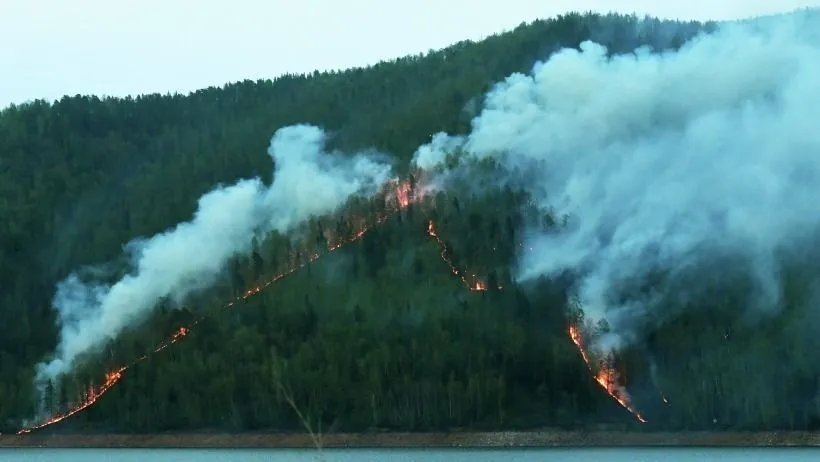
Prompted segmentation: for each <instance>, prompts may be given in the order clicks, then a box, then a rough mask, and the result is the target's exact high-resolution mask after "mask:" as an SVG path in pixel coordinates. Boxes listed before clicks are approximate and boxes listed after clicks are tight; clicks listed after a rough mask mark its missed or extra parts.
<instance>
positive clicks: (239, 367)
mask: <svg viewBox="0 0 820 462" xmlns="http://www.w3.org/2000/svg"><path fill="white" fill-rule="evenodd" d="M707 26H708V27H707ZM707 26H704V25H703V24H698V23H677V22H666V21H659V20H653V19H645V20H643V19H638V18H636V17H629V16H615V15H608V16H600V15H576V14H573V15H567V16H561V17H558V18H555V19H550V20H544V21H536V22H534V23H531V24H528V25H522V26H520V27H518V28H516V29H515V30H513V31H511V32H507V33H503V34H499V35H495V36H492V37H489V38H487V39H485V40H482V41H481V42H462V43H458V44H456V45H453V46H451V47H448V48H446V49H443V50H439V51H435V52H430V53H428V54H425V55H423V56H422V55H419V56H411V57H404V58H400V59H397V60H394V61H391V62H384V63H380V64H377V65H375V66H372V67H367V68H361V69H351V70H346V71H343V72H331V73H319V72H317V73H314V74H312V75H288V76H282V77H278V78H276V79H274V80H265V81H257V82H251V81H244V82H240V83H235V84H229V85H226V86H224V87H222V88H208V89H204V90H201V91H197V92H195V93H192V94H190V95H186V96H183V95H146V96H139V97H136V98H124V99H119V98H105V99H100V98H97V97H93V96H74V97H65V98H63V99H61V100H59V101H56V102H53V103H47V102H43V101H35V102H32V103H27V104H23V105H19V106H12V107H9V108H6V109H4V110H3V111H2V113H0V188H1V189H2V191H0V233H1V234H0V236H1V237H0V287H2V291H0V310H2V312H1V313H0V315H2V319H4V320H6V321H5V322H4V324H3V326H4V327H3V328H2V335H0V429H1V430H2V431H14V430H17V429H19V428H20V423H21V421H22V419H25V418H29V417H31V416H33V415H34V414H35V390H34V388H33V387H34V386H33V379H34V374H35V371H34V365H35V364H36V363H38V362H40V361H42V360H43V359H45V358H47V356H48V355H49V354H51V352H53V351H54V348H55V346H56V342H57V326H56V324H55V314H54V311H53V309H52V307H51V301H52V297H53V295H54V290H55V286H56V284H57V283H58V282H59V281H60V280H62V279H63V278H65V277H66V276H67V275H68V274H69V273H71V272H72V271H74V270H76V269H77V268H80V267H83V266H85V265H98V264H101V263H106V262H108V263H109V264H108V265H106V266H105V267H104V268H105V269H106V270H109V271H110V272H111V273H112V274H117V273H118V272H120V271H122V268H123V267H124V263H126V262H125V261H124V257H123V252H122V247H123V245H124V244H125V243H126V242H128V241H130V240H132V239H134V238H136V237H139V236H150V235H153V234H155V233H158V232H161V231H163V230H165V229H168V228H170V227H173V226H174V225H175V224H176V223H179V222H182V221H185V220H188V219H190V217H191V214H192V213H193V211H194V209H195V207H196V201H197V199H198V198H199V197H200V196H201V195H202V194H203V193H205V192H207V191H208V190H210V189H211V188H213V187H214V186H215V185H216V184H219V183H232V182H234V181H236V180H237V179H240V178H248V177H252V176H260V177H261V178H263V179H264V180H265V181H266V182H269V181H270V179H271V178H270V177H271V166H270V159H269V158H268V156H266V155H265V151H266V149H267V146H268V144H269V142H270V139H271V135H272V134H273V133H274V132H275V131H276V130H277V129H278V128H280V127H282V126H285V125H290V124H294V123H310V124H315V125H318V126H321V127H323V128H326V129H327V130H329V131H330V132H331V133H332V134H333V137H332V144H333V146H334V147H337V148H340V149H342V150H344V151H353V150H357V149H364V148H376V149H377V150H379V151H382V152H386V153H390V154H392V155H394V156H395V157H396V159H397V162H398V164H399V165H400V169H401V168H405V169H406V168H407V166H408V164H409V160H410V157H411V155H412V154H413V152H414V150H415V149H416V148H417V147H418V146H419V145H420V144H423V143H425V142H427V141H428V140H429V138H430V136H431V135H432V134H434V133H436V132H439V131H446V132H449V133H465V132H467V130H468V129H469V127H470V121H471V119H472V118H473V117H474V116H475V115H476V113H477V111H478V110H479V109H480V107H481V103H482V99H481V98H482V95H483V94H484V93H485V92H486V91H487V90H488V89H489V88H490V86H491V85H492V84H493V83H495V82H497V81H499V80H501V79H503V78H504V77H505V76H507V75H509V74H511V73H513V72H519V71H520V72H527V71H529V70H530V68H531V66H532V65H533V63H534V62H536V61H537V60H539V59H545V58H546V57H548V56H549V54H550V53H552V52H554V51H556V50H558V49H560V48H563V47H577V46H578V45H579V44H580V43H581V42H582V41H584V40H587V39H593V40H595V41H597V42H599V43H601V44H603V45H606V46H607V47H608V49H609V52H610V53H624V52H630V51H632V50H634V49H635V48H636V47H638V46H640V45H650V46H651V47H653V49H654V50H656V51H661V50H664V49H675V48H677V47H680V46H681V45H682V44H683V43H684V42H685V41H686V40H687V39H688V38H690V37H692V36H693V35H695V34H696V33H698V32H700V31H701V30H703V28H704V27H707V28H708V29H711V28H712V25H707ZM520 200H521V198H520V196H519V195H518V194H517V193H516V192H515V191H512V190H505V191H502V192H499V193H497V194H494V195H482V196H475V195H473V194H472V191H471V189H470V188H468V187H466V185H465V187H463V188H460V189H458V188H457V189H454V190H452V191H448V192H447V193H446V195H444V194H442V195H439V196H438V197H437V198H436V202H437V203H436V207H435V211H434V214H435V218H436V226H437V230H436V231H437V232H438V234H439V235H440V236H441V237H442V238H443V239H444V242H445V243H446V244H447V245H448V247H449V250H450V255H451V258H452V261H453V262H454V263H455V264H456V265H458V266H459V267H468V268H470V269H471V270H472V271H476V272H478V273H481V274H487V275H489V278H490V280H491V281H493V284H491V285H493V286H494V285H496V284H495V283H497V285H502V286H504V287H505V289H504V290H501V291H496V290H490V291H487V292H483V293H472V292H469V291H465V290H463V287H461V285H460V284H461V283H460V282H459V281H458V279H457V278H454V277H453V275H452V274H451V272H450V271H449V270H448V269H447V268H446V266H444V265H443V264H442V262H441V259H440V248H439V245H438V244H437V243H436V242H434V241H432V240H431V239H430V238H429V236H428V235H427V234H426V233H425V229H426V227H427V225H428V223H427V219H426V215H425V214H424V213H422V210H417V209H415V208H414V207H410V208H409V209H408V210H407V211H406V213H405V214H403V215H400V216H397V217H394V218H391V219H390V220H388V221H387V222H386V223H384V224H383V225H382V226H380V227H378V228H377V229H374V230H372V231H371V232H370V233H368V234H367V235H366V236H365V237H364V239H362V240H360V241H358V242H356V243H353V244H351V245H349V246H347V247H345V248H344V249H342V250H340V251H339V252H337V253H334V254H333V255H331V256H328V257H326V258H322V259H321V260H319V261H317V262H315V263H313V264H311V265H309V266H308V267H307V268H305V269H304V270H302V271H299V272H297V273H295V274H293V275H292V276H290V277H288V278H287V279H285V280H283V281H281V282H280V283H277V285H276V287H275V288H270V289H269V290H266V291H264V292H263V293H261V294H259V295H257V296H255V297H252V298H250V299H249V300H248V301H247V302H245V303H242V304H240V305H239V306H236V307H234V308H233V309H231V310H229V311H223V310H222V309H221V306H222V303H223V302H224V301H225V300H227V299H229V298H230V296H231V295H232V294H235V293H237V292H240V291H241V290H243V289H244V288H246V287H250V286H252V285H253V283H254V282H256V281H259V280H262V279H264V278H265V277H266V276H269V275H270V274H273V273H275V272H276V270H277V269H278V268H281V267H283V265H284V262H285V260H286V259H287V257H288V255H289V252H290V247H291V244H290V243H289V242H288V240H287V239H284V238H281V237H278V238H271V239H269V240H268V241H266V242H264V243H261V244H260V245H258V246H257V248H256V249H255V251H254V252H253V255H252V256H251V257H249V258H247V259H244V258H243V259H239V260H238V261H236V262H234V264H232V265H231V269H230V271H228V274H226V276H225V280H224V281H223V283H221V284H219V285H218V286H217V287H214V288H211V289H209V290H207V291H205V292H204V293H202V294H198V295H196V296H195V297H193V298H192V299H190V300H188V301H187V303H186V304H185V307H184V308H182V309H174V308H172V306H171V304H170V303H169V304H168V306H163V307H161V308H160V309H158V310H157V314H156V315H155V316H152V317H151V318H150V319H148V320H147V321H146V322H144V323H142V324H140V325H139V326H138V327H135V328H134V329H132V330H130V331H129V332H126V333H125V334H123V335H121V336H120V337H119V338H117V339H116V340H115V341H113V342H112V343H111V344H110V345H109V346H108V347H106V349H105V351H103V352H100V353H99V354H98V355H95V356H94V357H93V358H87V360H86V361H84V362H83V364H82V366H81V367H80V368H79V370H76V371H75V372H73V373H72V374H71V376H70V377H68V378H67V379H66V380H64V381H63V382H62V384H61V386H60V388H59V389H56V390H49V391H48V393H47V401H48V402H47V403H45V406H46V408H48V409H51V410H54V411H58V410H60V409H64V408H65V406H66V403H71V402H74V401H76V399H77V397H78V396H80V394H81V393H82V390H83V389H84V388H85V387H86V386H87V385H88V384H89V383H99V381H100V380H101V378H102V377H103V375H104V372H105V371H106V370H108V369H110V368H111V367H112V366H115V365H117V364H121V363H123V362H128V361H131V360H133V359H135V358H138V357H140V356H142V355H143V354H145V353H146V352H148V351H150V350H151V348H152V347H153V345H156V344H157V343H158V342H160V341H161V340H162V339H163V338H166V337H167V336H168V335H169V334H170V333H171V332H173V331H174V330H175V329H176V328H177V327H178V326H179V325H182V324H186V323H188V322H191V321H192V320H194V319H196V318H198V317H199V316H200V315H201V314H203V313H208V314H211V316H209V317H207V319H206V320H205V321H203V322H201V323H199V324H198V325H197V327H196V329H192V331H191V332H189V333H188V335H187V336H186V337H185V341H182V342H179V343H178V344H176V345H173V346H172V347H170V348H168V349H167V351H164V352H163V353H162V354H157V355H153V356H150V357H149V358H148V360H147V361H145V362H142V363H140V364H139V365H138V366H135V367H133V368H131V369H130V370H129V371H128V373H127V376H125V377H124V378H123V379H122V380H121V381H120V382H119V383H118V384H117V385H116V386H115V387H114V388H112V389H111V391H109V392H108V393H107V394H105V396H104V397H102V398H101V399H100V400H98V401H97V402H96V403H95V404H94V405H93V406H92V407H90V408H89V409H87V410H85V411H84V412H82V413H79V414H77V415H76V416H73V417H72V418H70V419H67V420H66V421H65V422H64V423H60V424H59V425H57V426H55V427H54V428H55V429H56V428H70V429H74V430H78V429H99V430H101V431H102V430H105V431H110V430H118V431H139V432H154V431H165V430H193V429H230V430H235V431H247V430H254V429H297V428H300V427H301V425H302V423H301V422H300V421H299V418H298V417H297V415H296V413H295V412H294V411H293V409H292V408H291V406H290V405H289V403H288V402H287V401H288V400H287V399H286V398H288V397H292V399H293V402H294V403H296V404H297V405H298V407H299V408H300V409H301V410H302V413H303V414H304V415H305V416H306V418H307V419H309V420H310V421H311V422H314V425H315V422H321V424H322V428H323V429H324V430H326V431H327V430H328V429H330V430H346V431H356V430H365V429H374V428H378V429H390V430H399V429H400V430H432V429H448V428H483V429H508V428H526V427H536V426H550V427H558V426H561V427H578V426H583V425H589V424H599V423H618V424H620V425H632V424H633V422H635V420H634V419H633V417H632V416H631V415H629V414H628V413H627V412H625V411H624V410H623V409H622V408H621V407H619V406H618V405H617V403H615V402H614V401H613V400H612V399H611V398H609V397H608V396H607V395H606V394H605V393H604V392H603V391H602V389H601V388H600V387H598V386H597V384H596V383H595V382H594V380H593V379H592V377H591V376H590V373H589V371H588V369H587V366H586V365H585V364H584V362H583V361H582V358H581V356H580V355H579V352H578V350H577V349H576V348H575V346H574V345H573V344H572V342H571V340H570V339H569V338H568V336H567V331H566V326H567V315H568V312H569V310H568V307H567V304H568V301H567V297H566V295H565V293H564V287H563V286H561V284H559V283H558V282H551V283H544V285H543V286H542V287H540V289H539V290H537V291H532V292H528V293H527V294H525V293H524V292H523V291H522V290H519V289H518V288H516V287H515V286H514V284H512V283H511V281H510V271H509V268H508V265H509V264H510V263H511V261H512V259H513V255H514V250H515V249H514V247H515V245H516V243H517V242H518V241H519V239H518V237H519V236H518V233H519V232H520V228H521V224H522V222H523V221H524V220H525V219H526V217H524V216H523V215H522V209H521V207H520ZM334 219H335V220H337V221H336V222H335V223H334V222H331V224H330V226H339V220H342V219H341V218H338V217H337V218H334ZM203 251H207V249H203ZM716 316H717V317H719V316H723V314H722V313H720V312H715V311H711V312H707V313H706V314H693V315H692V317H691V318H687V319H681V320H680V321H679V322H675V323H669V324H668V325H665V326H664V327H663V328H664V329H666V330H665V331H664V335H662V336H661V335H658V337H657V338H651V339H649V340H647V344H646V345H641V346H639V347H635V348H632V349H627V350H625V351H624V352H623V354H622V357H621V358H618V365H617V366H618V370H619V371H620V372H621V381H622V382H623V383H624V384H625V385H626V387H627V388H628V389H629V390H630V392H632V394H633V395H634V397H635V402H636V405H638V406H639V407H640V408H641V409H642V410H643V412H644V413H645V414H646V415H647V418H648V419H649V420H650V422H649V423H648V424H647V426H648V427H646V428H714V425H715V422H714V421H713V417H714V416H715V415H727V416H731V417H732V419H731V422H732V425H733V426H735V427H740V428H783V427H801V428H802V427H805V426H806V425H809V424H810V423H811V422H812V421H813V420H812V419H813V418H814V417H813V416H815V415H816V414H817V408H816V407H811V406H806V405H805V402H804V401H802V398H803V397H805V396H813V388H812V386H813V384H814V383H815V382H812V380H813V376H810V375H808V374H807V375H805V376H801V377H792V378H791V379H793V380H794V381H795V383H797V384H798V385H799V386H798V385H795V387H796V388H790V386H786V385H784V386H783V388H782V389H780V390H778V391H777V393H774V392H772V393H771V396H770V397H769V398H768V399H767V401H766V402H760V401H759V400H756V398H754V399H753V398H748V399H744V398H742V397H736V398H733V399H726V400H725V401H720V400H719V398H718V395H720V394H721V393H723V391H719V390H718V389H719V388H720V387H717V386H716V385H715V383H717V382H719V381H723V382H725V383H729V382H731V381H734V380H742V378H743V375H744V374H746V373H747V372H748V370H749V369H750V368H752V365H750V364H746V366H748V367H746V366H744V367H740V366H738V365H737V364H735V366H737V367H735V368H734V369H732V370H731V371H729V372H727V373H726V374H727V375H725V376H718V375H717V374H716V373H715V369H716V368H717V367H718V366H717V365H716V363H715V361H729V360H728V359H726V358H717V357H715V356H709V357H708V359H709V361H710V362H707V361H703V359H704V357H703V356H699V355H705V354H706V353H704V351H707V350H708V348H707V347H708V345H707V344H704V343H702V342H701V341H700V340H699V339H698V336H701V335H702V336H709V335H711V334H713V333H714V332H712V330H714V331H718V330H720V329H722V328H721V327H720V326H719V325H717V326H715V325H714V324H713V322H712V321H713V318H714V317H716ZM784 322H785V323H788V322H789V321H784ZM691 325H697V326H698V328H697V329H693V328H691V327H690V326H691ZM720 332H721V335H722V330H721V331H720ZM735 335H737V336H740V335H741V333H735ZM710 338H711V337H710ZM670 339H672V340H670ZM648 344H651V345H652V347H653V348H655V350H654V354H653V355H652V361H653V362H652V364H651V365H650V364H649V363H648V361H647V357H648V355H647V354H646V351H645V350H644V348H647V345H648ZM738 348H742V346H739V347H738ZM673 357H675V358H686V359H685V360H681V361H678V362H674V363H672V362H671V358H673ZM650 366H651V367H650ZM658 368H661V369H662V370H663V373H664V374H665V375H664V383H663V384H664V389H663V393H665V394H666V395H668V396H670V397H673V398H671V399H672V402H673V404H674V406H671V405H667V404H666V403H664V402H663V401H664V400H663V399H662V396H661V393H660V391H659V390H658V388H657V383H656V380H655V378H654V374H655V373H656V372H657V369H658ZM707 372H708V377H709V380H711V381H714V383H710V384H708V386H707V385H701V384H700V379H697V380H696V382H698V384H699V385H698V386H697V387H692V386H690V384H691V382H687V381H686V380H688V379H689V378H691V377H706V376H707ZM732 374H734V375H732ZM650 376H652V377H650ZM738 386H739V387H742V385H738ZM286 390H288V391H289V392H285V391H286ZM721 390H722V389H721ZM757 391H759V390H757ZM757 391H754V393H757ZM768 391H772V390H768ZM750 393H751V392H750ZM798 394H799V397H800V399H798ZM720 396H723V395H720ZM747 396H752V395H747ZM754 396H756V395H754ZM635 425H638V424H635Z"/></svg>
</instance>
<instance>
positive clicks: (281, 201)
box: [37, 125, 391, 385]
mask: <svg viewBox="0 0 820 462" xmlns="http://www.w3.org/2000/svg"><path fill="white" fill-rule="evenodd" d="M324 142H325V134H324V132H323V131H322V130H321V129H319V128H317V127H314V126H309V125H295V126H289V127H284V128H282V129H279V130H278V131H277V132H276V133H275V134H274V135H273V137H272V139H271V143H270V147H269V149H268V153H269V154H270V156H271V157H272V159H273V162H274V166H275V167H274V179H273V182H272V184H271V185H270V186H269V187H266V186H265V185H264V184H263V183H262V181H261V180H259V179H258V178H254V179H247V180H241V181H239V182H237V183H236V184H234V185H232V186H227V187H223V186H219V187H217V188H216V189H214V190H212V191H210V192H208V193H207V194H205V195H203V196H202V197H201V198H200V199H199V203H198V207H197V210H196V212H195V214H194V217H193V219H192V220H191V221H189V222H185V223H180V224H178V225H176V226H175V227H174V228H172V229H169V230H167V231H165V232H162V233H160V234H157V235H155V236H153V237H151V238H148V239H138V240H134V241H132V242H130V243H128V244H127V245H126V251H127V253H128V255H129V257H130V261H131V266H132V270H131V272H130V273H129V274H127V275H126V276H125V277H123V278H122V279H120V280H119V281H117V282H116V283H114V284H112V285H106V284H101V283H99V282H96V283H95V282H84V281H82V280H81V278H80V277H79V276H78V275H77V274H72V275H70V276H69V277H67V278H66V279H65V280H64V281H62V282H61V283H60V284H59V285H58V287H57V293H56V296H55V298H54V308H55V309H56V311H57V315H58V322H59V325H60V328H61V330H60V339H59V344H58V346H57V350H56V352H55V355H54V357H53V359H51V361H49V362H46V363H42V364H39V365H38V368H37V382H38V384H40V385H43V384H45V383H46V382H47V381H49V380H54V379H55V378H56V377H57V376H59V375H60V374H62V373H64V372H67V371H68V370H69V369H70V368H71V367H72V365H73V364H74V362H75V361H76V359H77V358H78V357H79V356H80V355H82V354H84V353H86V352H89V351H91V350H93V349H94V348H96V347H98V346H100V345H102V344H104V343H105V342H106V341H109V340H111V339H114V338H115V337H116V336H117V335H118V334H119V333H120V332H122V331H123V329H125V328H126V327H128V326H129V325H132V324H133V323H136V322H139V321H140V320H142V319H144V318H145V317H146V315H147V314H148V313H150V312H151V310H152V309H153V308H154V307H155V306H156V305H157V303H158V302H159V301H160V300H161V299H164V298H166V297H168V298H170V299H172V300H176V301H181V300H182V299H183V298H184V297H185V296H186V295H188V294H190V293H192V292H193V291H196V290H199V289H203V288H206V287H208V286H209V285H211V284H213V283H214V282H215V280H216V278H217V277H218V276H219V275H220V273H221V272H222V271H223V270H224V269H225V266H226V264H227V263H228V261H229V260H230V259H231V258H233V257H235V256H238V255H242V254H247V253H249V252H250V250H251V246H252V242H253V238H254V237H255V236H257V235H259V234H262V233H267V232H271V231H278V232H281V233H285V232H287V231H290V230H292V229H293V228H294V227H295V226H297V225H299V224H300V223H302V222H303V221H305V220H306V219H308V218H309V217H312V216H318V215H323V214H327V213H331V212H333V211H334V210H336V209H337V208H338V207H339V206H341V205H342V204H343V203H344V202H345V201H346V200H347V199H348V198H349V197H351V196H352V195H356V194H371V193H374V192H375V191H376V190H377V189H378V187H380V186H381V185H382V184H384V183H385V182H386V181H387V180H388V179H389V175H390V170H391V169H390V166H389V165H388V164H386V163H385V162H383V161H382V160H381V159H379V158H378V156H376V155H374V154H359V155H355V156H352V157H346V156H342V155H340V154H338V153H330V154H328V153H326V152H323V147H324Z"/></svg>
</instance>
